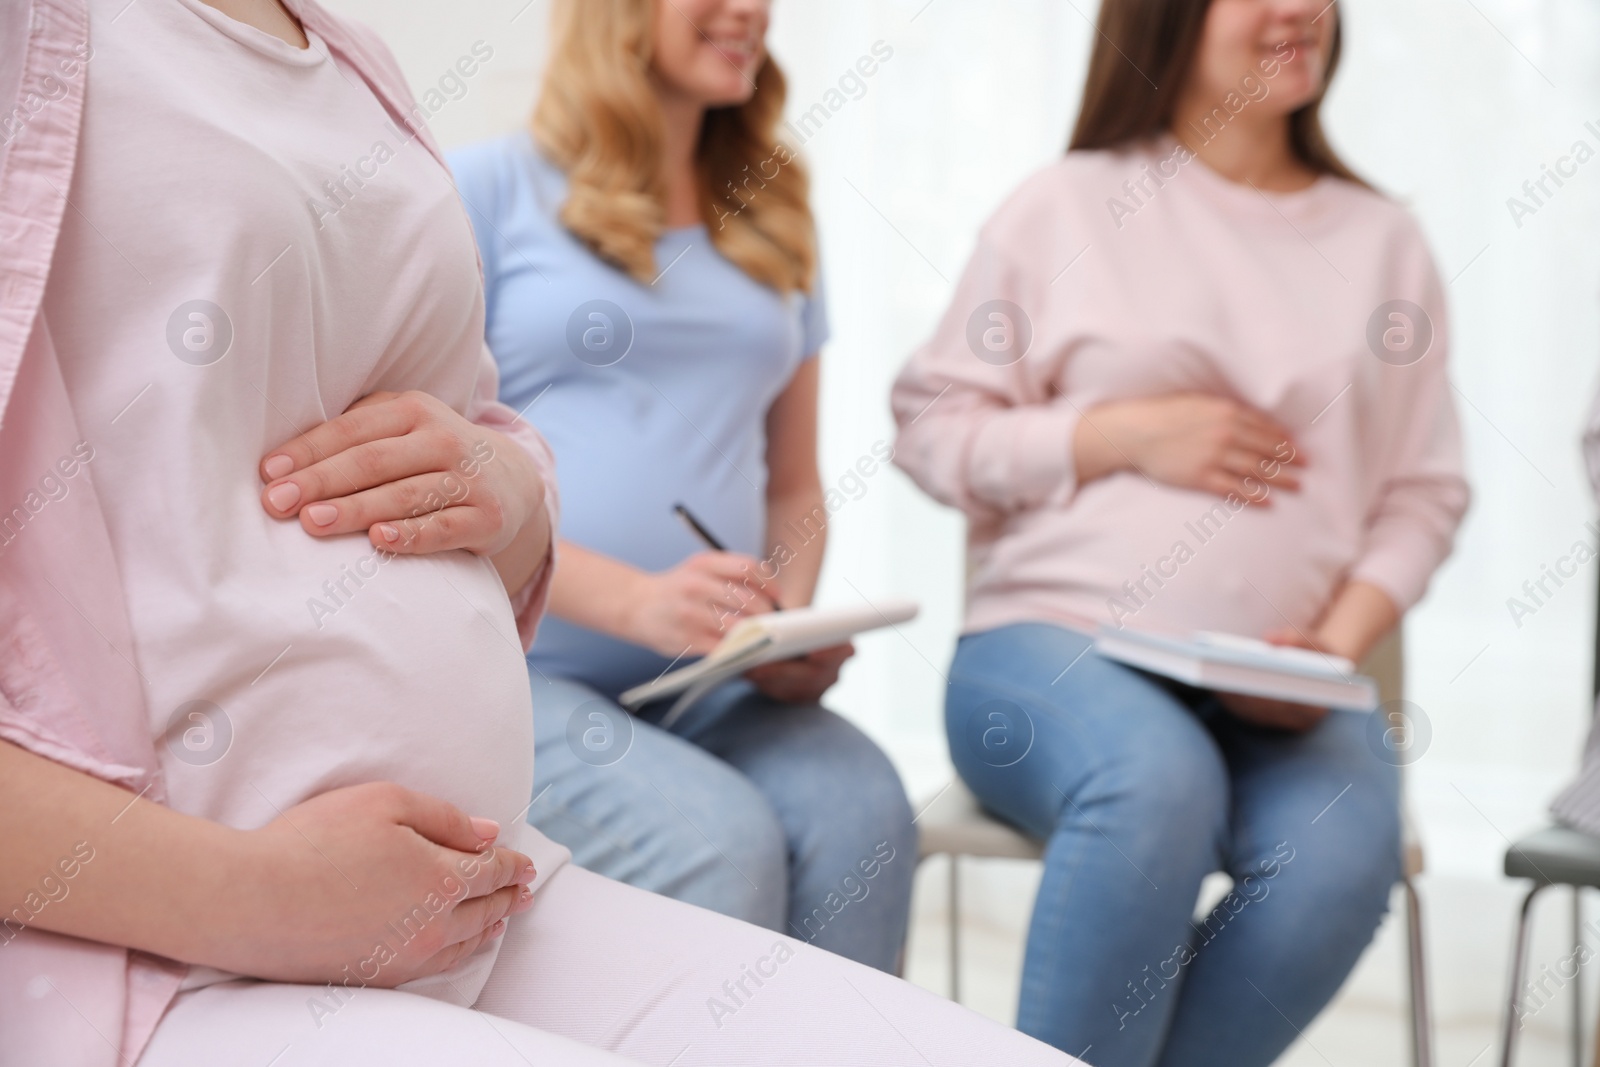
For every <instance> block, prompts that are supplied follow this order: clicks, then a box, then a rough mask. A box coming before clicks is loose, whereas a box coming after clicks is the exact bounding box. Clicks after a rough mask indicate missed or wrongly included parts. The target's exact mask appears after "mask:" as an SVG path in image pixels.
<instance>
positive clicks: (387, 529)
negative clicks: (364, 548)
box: [378, 522, 400, 544]
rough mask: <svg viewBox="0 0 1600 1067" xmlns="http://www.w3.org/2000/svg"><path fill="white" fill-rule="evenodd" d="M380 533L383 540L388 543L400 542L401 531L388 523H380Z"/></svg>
mask: <svg viewBox="0 0 1600 1067" xmlns="http://www.w3.org/2000/svg"><path fill="white" fill-rule="evenodd" d="M378 532H379V533H380V534H382V535H383V539H384V540H385V541H388V542H389V543H390V544H393V543H394V542H396V541H398V540H400V531H399V530H398V529H397V528H395V527H394V526H391V525H390V524H389V523H387V522H380V523H378Z"/></svg>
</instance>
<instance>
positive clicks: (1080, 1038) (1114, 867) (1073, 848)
mask: <svg viewBox="0 0 1600 1067" xmlns="http://www.w3.org/2000/svg"><path fill="white" fill-rule="evenodd" d="M1092 645H1093V642H1092V639H1091V638H1089V637H1087V636H1085V635H1083V634H1080V633H1077V632H1075V631H1072V630H1068V629H1064V628H1062V627H1059V626H1050V625H1044V624H1036V623H1028V624H1021V625H1015V626H1006V627H1001V628H999V629H995V630H990V631H987V632H984V633H978V634H971V635H969V636H966V637H963V638H962V639H961V642H960V644H959V645H958V646H957V649H956V655H955V662H954V664H953V665H952V667H951V669H950V690H949V698H948V704H947V707H946V727H947V729H948V731H949V736H950V751H951V754H952V756H953V758H954V760H955V764H956V768H957V770H958V771H959V772H960V774H961V777H962V778H963V779H964V780H965V781H966V783H967V784H968V786H970V787H971V789H972V791H973V792H974V793H975V794H976V795H977V796H978V798H979V799H980V800H981V801H982V802H983V804H984V806H985V807H986V808H988V809H989V810H990V811H992V812H993V813H995V814H996V815H998V816H999V817H1001V818H1003V819H1006V820H1008V821H1010V822H1012V823H1014V824H1016V825H1017V826H1018V827H1020V828H1022V829H1023V830H1025V831H1027V832H1028V833H1030V834H1032V835H1034V836H1036V837H1038V838H1040V839H1041V840H1043V841H1045V842H1046V843H1047V844H1046V850H1045V860H1044V880H1043V882H1042V883H1041V885H1040V887H1039V895H1038V898H1037V900H1036V902H1035V904H1034V909H1033V919H1032V921H1031V924H1030V927H1029V931H1028V947H1027V956H1026V961H1025V963H1024V969H1023V977H1022V998H1021V1005H1020V1008H1019V1010H1018V1019H1017V1026H1018V1028H1019V1029H1021V1030H1022V1031H1023V1032H1024V1033H1026V1034H1030V1035H1032V1036H1034V1037H1037V1038H1039V1039H1041V1040H1043V1041H1047V1042H1049V1043H1050V1044H1052V1045H1054V1046H1056V1047H1057V1048H1059V1049H1062V1050H1063V1051H1066V1052H1069V1053H1072V1054H1073V1055H1077V1056H1083V1057H1084V1058H1085V1059H1087V1060H1088V1061H1089V1062H1090V1063H1093V1064H1095V1065H1097V1067H1150V1065H1155V1064H1160V1065H1162V1067H1202V1065H1205V1067H1210V1065H1218V1067H1220V1065H1224V1064H1225V1065H1227V1067H1258V1065H1259V1067H1266V1065H1267V1064H1270V1063H1271V1062H1272V1061H1273V1060H1274V1059H1276V1058H1277V1057H1278V1055H1279V1054H1280V1053H1281V1052H1282V1051H1283V1050H1284V1049H1285V1048H1287V1047H1288V1045H1289V1044H1290V1042H1292V1041H1293V1040H1294V1039H1295V1037H1296V1035H1297V1033H1298V1031H1300V1030H1302V1029H1304V1028H1305V1027H1306V1025H1307V1024H1308V1023H1310V1022H1311V1020H1312V1018H1313V1017H1315V1016H1316V1014H1317V1013H1318V1012H1319V1011H1320V1010H1322V1008H1323V1006H1324V1005H1326V1004H1327V1003H1328V1001H1329V1000H1330V999H1331V998H1332V997H1333V994H1334V993H1335V992H1336V991H1337V990H1338V988H1339V986H1340V984H1341V983H1343V981H1344V979H1345V977H1346V975H1348V974H1349V972H1350V970H1351V968H1352V967H1354V966H1355V963H1356V960H1357V958H1358V957H1359V956H1360V955H1361V952H1362V950H1363V949H1364V948H1365V947H1366V945H1367V943H1368V942H1369V941H1370V940H1371V939H1372V935H1373V933H1374V931H1376V929H1377V927H1378V924H1379V922H1380V921H1381V920H1382V918H1383V915H1384V913H1385V911H1386V910H1387V909H1388V901H1389V891H1390V889H1391V888H1392V887H1393V885H1394V883H1395V882H1396V881H1397V880H1398V879H1399V877H1400V824H1399V823H1400V820H1399V801H1400V797H1399V792H1400V784H1399V772H1398V771H1397V769H1396V768H1395V767H1394V766H1391V765H1390V764H1389V763H1388V762H1385V761H1384V760H1382V759H1380V758H1379V757H1378V756H1377V755H1376V754H1375V753H1374V752H1373V751H1372V750H1371V749H1370V748H1369V747H1368V743H1367V739H1366V729H1367V720H1368V716H1367V715H1365V714H1362V713H1356V712H1343V711H1334V712H1331V713H1330V714H1329V715H1328V716H1327V717H1326V718H1325V719H1323V720H1322V722H1321V723H1320V724H1319V725H1317V726H1316V727H1315V728H1314V729H1312V730H1310V731H1309V732H1307V733H1304V734H1288V733H1282V732H1277V731H1272V730H1266V729H1262V728H1258V727H1253V726H1250V725H1248V724H1246V723H1244V722H1242V721H1240V720H1238V719H1235V718H1233V717H1232V716H1230V715H1228V714H1227V713H1226V712H1225V711H1224V710H1223V709H1222V708H1221V705H1220V704H1219V703H1218V702H1217V700H1216V698H1215V697H1214V696H1212V695H1211V694H1209V693H1205V692H1203V691H1200V690H1194V689H1188V688H1186V687H1182V686H1177V685H1173V684H1169V683H1165V682H1163V681H1161V680H1158V679H1156V678H1154V677H1152V676H1150V675H1147V674H1144V673H1142V672H1140V671H1136V670H1133V669H1131V668H1128V667H1124V666H1122V665H1121V664H1118V663H1115V662H1112V661H1110V660H1106V659H1102V658H1100V656H1099V655H1097V654H1096V653H1095V652H1094V651H1093V650H1092ZM1218 870H1221V871H1226V872H1227V873H1228V874H1230V875H1231V876H1232V877H1233V880H1234V889H1233V891H1232V892H1231V893H1230V894H1229V895H1228V897H1227V898H1226V899H1225V900H1224V901H1223V902H1222V903H1221V904H1219V905H1218V906H1217V907H1216V909H1214V910H1213V911H1211V912H1210V913H1208V914H1206V915H1205V916H1204V917H1203V918H1201V919H1200V920H1198V921H1192V916H1193V912H1194V907H1195V901H1196V895H1197V892H1198V890H1199V887H1200V882H1201V879H1203V878H1204V877H1205V876H1206V875H1207V874H1210V873H1211V872H1213V871H1218ZM1086 1049H1088V1050H1089V1051H1088V1052H1087V1055H1085V1050H1086Z"/></svg>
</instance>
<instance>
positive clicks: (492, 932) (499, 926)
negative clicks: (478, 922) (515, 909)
mask: <svg viewBox="0 0 1600 1067" xmlns="http://www.w3.org/2000/svg"><path fill="white" fill-rule="evenodd" d="M505 932H506V921H505V920H504V919H501V920H499V921H498V922H496V923H495V924H494V925H493V926H491V927H489V936H490V937H499V936H500V935H501V934H503V933H505Z"/></svg>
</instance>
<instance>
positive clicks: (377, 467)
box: [261, 433, 460, 518]
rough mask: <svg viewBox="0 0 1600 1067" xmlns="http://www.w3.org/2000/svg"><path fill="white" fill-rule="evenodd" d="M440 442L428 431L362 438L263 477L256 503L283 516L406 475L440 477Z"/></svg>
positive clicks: (443, 473) (442, 468)
mask: <svg viewBox="0 0 1600 1067" xmlns="http://www.w3.org/2000/svg"><path fill="white" fill-rule="evenodd" d="M445 445H446V442H443V441H441V440H440V439H439V435H435V434H429V433H408V434H403V435H400V436H397V437H382V438H379V439H377V440H375V441H363V442H361V443H360V444H356V445H352V446H351V447H350V448H347V449H345V450H343V451H341V452H335V453H333V454H331V455H328V456H324V457H323V458H321V459H319V460H317V461H316V462H314V463H311V464H310V465H309V466H306V467H303V468H300V469H297V470H295V471H294V472H293V473H291V474H288V475H286V476H283V475H280V476H279V477H278V478H276V479H269V480H268V483H267V485H266V487H265V488H264V489H262V491H261V502H262V505H263V506H264V507H266V509H267V513H268V514H270V515H275V516H278V517H279V518H287V517H288V516H290V515H294V514H297V513H298V512H299V511H300V510H301V509H302V508H304V507H306V506H307V505H309V504H313V503H315V502H317V501H331V500H337V499H339V498H342V497H348V496H351V495H353V494H355V493H359V492H361V491H362V490H364V489H372V488H373V487H375V486H380V485H384V484H387V483H389V482H392V481H395V480H397V479H400V478H405V477H407V476H409V475H413V474H419V473H425V472H429V471H437V472H438V474H439V476H440V477H441V478H442V477H445V476H446V475H447V474H449V473H450V472H449V468H448V464H446V463H445V462H444V459H445V456H444V455H442V448H443V447H444V446H445ZM277 458H281V453H275V454H274V455H273V456H269V457H268V458H267V460H265V461H263V463H262V466H263V467H265V466H266V465H267V464H268V463H270V462H271V461H272V460H273V459H277ZM273 469H274V470H281V469H282V467H281V465H280V466H278V467H274V468H273ZM457 480H458V481H459V480H460V478H459V476H457Z"/></svg>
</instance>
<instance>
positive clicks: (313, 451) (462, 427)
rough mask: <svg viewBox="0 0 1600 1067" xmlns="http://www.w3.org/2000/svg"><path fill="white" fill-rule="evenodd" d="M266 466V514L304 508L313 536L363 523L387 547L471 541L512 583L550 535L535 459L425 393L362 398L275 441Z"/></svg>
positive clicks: (535, 562) (404, 550) (531, 567)
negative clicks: (282, 440) (296, 433)
mask: <svg viewBox="0 0 1600 1067" xmlns="http://www.w3.org/2000/svg"><path fill="white" fill-rule="evenodd" d="M259 473H260V475H261V478H262V480H263V481H264V482H266V483H267V484H266V487H265V488H264V489H263V490H262V493H261V503H262V506H263V507H265V508H266V510H267V513H268V514H270V515H273V516H274V517H277V518H291V517H296V516H298V518H299V519H300V526H301V528H302V529H304V530H305V531H306V532H307V533H309V534H311V535H312V536H313V537H328V536H332V535H335V534H347V533H353V532H356V531H363V530H364V531H366V534H367V537H368V538H369V539H370V540H371V542H372V544H373V545H374V547H376V548H380V549H383V550H384V551H387V552H395V553H399V554H404V555H426V554H428V553H432V552H447V551H451V550H453V549H466V550H467V551H469V552H473V553H476V554H477V555H480V556H489V557H493V558H494V559H495V563H496V566H497V567H500V570H501V576H502V577H503V578H504V579H505V582H506V585H507V587H508V588H509V589H512V590H516V589H520V588H521V587H522V586H523V585H524V584H526V583H527V581H528V580H529V579H530V578H532V577H533V574H534V572H535V571H536V570H537V569H538V566H539V564H540V562H541V561H542V560H543V559H544V557H545V554H546V550H547V549H548V546H549V536H550V522H549V517H548V516H547V515H545V514H544V510H545V509H544V480H543V478H541V476H540V474H539V470H538V468H537V467H536V466H535V465H534V462H533V458H532V457H531V456H529V455H528V453H527V452H526V451H525V450H524V449H523V448H521V447H520V446H519V445H517V443H516V442H514V441H512V440H511V439H510V438H509V437H506V436H505V435H503V434H501V433H499V432H497V431H495V430H491V429H488V428H487V427H484V426H479V425H477V424H476V423H473V422H471V421H469V420H468V419H466V418H465V417H464V416H462V415H461V414H460V413H459V412H457V411H456V410H455V409H454V408H452V407H450V406H449V405H447V404H445V403H444V402H443V401H441V400H439V399H437V398H435V397H432V396H429V395H428V394H426V393H418V392H409V393H373V394H371V395H370V396H366V397H363V398H362V399H360V400H358V401H356V402H355V403H354V404H352V405H351V406H350V409H349V410H348V411H346V412H345V413H344V414H342V415H340V416H338V417H337V418H334V419H330V420H328V421H327V422H325V423H323V424H322V425H320V426H317V427H315V428H313V429H311V430H309V431H307V432H306V433H303V434H301V435H300V436H299V437H296V438H295V439H294V440H292V441H289V442H287V443H286V444H284V445H282V446H280V447H278V448H275V449H273V450H272V452H270V453H268V454H267V456H266V457H265V458H263V459H262V461H261V469H260V472H259ZM523 572H525V573H523ZM519 579H520V580H519Z"/></svg>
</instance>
